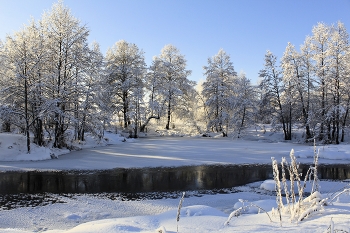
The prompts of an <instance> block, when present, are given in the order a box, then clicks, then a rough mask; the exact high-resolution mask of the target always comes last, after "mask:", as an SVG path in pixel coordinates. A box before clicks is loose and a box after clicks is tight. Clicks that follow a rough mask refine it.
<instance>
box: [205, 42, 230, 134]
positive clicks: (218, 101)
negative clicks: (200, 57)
mask: <svg viewBox="0 0 350 233" xmlns="http://www.w3.org/2000/svg"><path fill="white" fill-rule="evenodd" d="M203 69H204V75H205V76H206V81H205V82H204V83H203V90H202V95H203V96H204V97H205V98H206V106H207V109H208V113H209V119H210V121H209V124H208V129H210V128H212V129H214V130H215V131H216V132H222V133H223V135H224V136H227V133H228V132H227V131H228V124H229V121H230V113H229V112H230V109H231V107H232V102H233V86H234V79H235V77H236V75H237V73H236V72H235V70H234V68H233V64H232V62H231V59H230V56H229V55H228V54H227V53H226V52H225V51H224V50H223V49H220V50H219V52H218V53H217V54H216V55H215V56H213V57H212V58H208V65H207V66H204V67H203ZM225 125H226V132H225V131H224V126H225Z"/></svg>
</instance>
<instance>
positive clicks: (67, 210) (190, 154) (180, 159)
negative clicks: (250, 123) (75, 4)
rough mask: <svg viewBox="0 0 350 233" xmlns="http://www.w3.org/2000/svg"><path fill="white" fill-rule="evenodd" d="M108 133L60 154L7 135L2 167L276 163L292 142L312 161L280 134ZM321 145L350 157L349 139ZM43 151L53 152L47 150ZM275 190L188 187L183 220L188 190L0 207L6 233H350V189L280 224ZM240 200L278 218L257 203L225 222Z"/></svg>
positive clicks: (308, 150) (327, 159) (327, 154)
mask: <svg viewBox="0 0 350 233" xmlns="http://www.w3.org/2000/svg"><path fill="white" fill-rule="evenodd" d="M108 136H110V139H109V144H113V145H109V146H105V147H95V148H94V146H98V144H94V141H93V140H91V141H88V143H85V145H83V146H82V147H85V148H84V149H82V150H80V151H74V152H71V153H67V152H68V151H55V152H56V153H55V152H52V151H49V152H47V151H44V150H45V149H44V148H34V149H33V152H32V154H30V155H28V154H25V152H24V149H23V146H22V145H23V138H21V137H20V136H18V135H4V134H0V142H1V144H0V148H1V150H0V161H1V162H0V171H9V170H38V169H39V170H64V169H109V168H116V167H125V168H128V167H157V166H181V165H198V164H229V163H234V164H247V163H271V157H272V156H273V157H275V158H276V159H277V160H278V161H281V158H282V157H288V156H289V152H290V150H291V149H292V148H293V149H294V150H295V155H296V156H297V157H298V161H299V162H302V163H312V162H313V147H312V146H309V145H303V144H297V143H293V144H292V143H281V142H277V141H275V140H273V137H274V136H273V135H271V137H270V139H269V138H266V136H263V137H262V138H259V136H256V137H255V138H254V140H252V138H249V139H250V140H247V138H246V140H238V139H236V140H232V139H230V138H227V139H224V138H195V137H152V138H142V139H137V140H132V141H129V142H128V141H126V142H122V141H123V138H122V137H119V136H115V135H106V137H108ZM318 148H319V149H320V159H319V162H320V163H327V164H329V163H331V164H332V163H344V164H347V163H349V161H348V160H349V159H350V155H349V151H350V146H349V145H346V144H343V145H340V146H333V145H331V146H320V147H318ZM46 150H48V149H46ZM43 151H44V152H45V153H46V155H48V156H49V157H47V156H46V157H45V156H43V154H45V153H44V152H43ZM50 153H55V155H56V156H58V159H51V156H50ZM45 158H46V159H47V160H44V159H45ZM33 160H39V161H35V162H34V161H33ZM271 184H272V185H271ZM320 185H321V190H320V191H321V193H322V194H323V197H324V198H326V197H331V195H333V196H334V193H335V192H338V191H339V190H342V189H344V188H349V186H348V182H347V181H342V182H341V181H338V182H331V181H321V184H320ZM266 189H267V190H266ZM271 189H272V190H273V189H274V185H273V183H271V181H265V182H255V183H252V184H249V185H246V186H242V187H237V188H234V190H231V192H229V193H227V194H215V195H209V194H199V193H196V192H187V194H186V198H185V199H184V202H183V206H182V208H181V215H180V220H179V222H177V221H176V217H177V207H178V204H179V200H180V197H181V193H178V194H177V195H176V197H177V198H162V199H156V200H151V199H147V198H145V199H141V200H137V201H125V200H124V199H122V198H116V197H114V198H108V197H109V194H104V195H102V194H101V195H93V194H71V195H64V196H59V195H56V194H50V195H51V196H52V197H54V198H56V199H59V200H60V201H59V202H56V203H51V204H48V205H45V206H40V205H39V206H32V207H31V206H28V207H18V208H14V209H10V210H0V232H6V233H8V232H11V233H14V232H16V233H27V232H70V233H73V232H74V233H76V232H101V233H102V232H106V233H109V232H161V231H163V232H165V231H166V232H177V227H178V230H179V232H272V231H274V232H327V229H328V227H329V226H330V225H331V222H332V224H333V226H334V229H336V230H346V231H347V232H349V226H350V197H349V196H348V195H347V193H345V194H342V195H341V196H340V197H339V198H336V199H335V200H334V201H333V202H332V203H330V205H328V206H324V208H323V209H322V210H319V211H316V212H315V213H312V214H311V215H310V216H309V217H308V218H307V219H306V220H304V221H302V222H299V223H298V222H296V221H292V222H291V221H290V220H289V217H288V216H283V218H282V219H283V221H282V226H280V222H279V219H278V216H277V215H276V214H274V211H271V210H272V208H275V207H276V198H275V196H274V193H273V192H271ZM240 199H244V200H247V201H249V202H254V203H255V204H256V205H258V206H260V207H261V208H263V209H264V210H266V211H268V214H269V216H271V218H272V222H271V221H270V219H269V217H268V215H267V214H265V213H258V212H257V211H256V210H253V209H250V211H249V213H244V214H243V215H241V216H239V217H238V218H236V217H235V218H233V219H231V220H230V223H229V225H226V226H224V223H225V222H226V221H227V219H228V217H229V214H230V213H231V212H232V211H234V209H235V208H236V209H237V208H239V207H240V205H241V202H240V201H239V200H240ZM329 200H330V199H329ZM164 230H165V231H164ZM328 232H330V231H328Z"/></svg>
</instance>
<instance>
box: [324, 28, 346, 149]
mask: <svg viewBox="0 0 350 233" xmlns="http://www.w3.org/2000/svg"><path fill="white" fill-rule="evenodd" d="M330 30H331V36H330V43H329V46H328V56H329V59H330V60H329V66H328V67H329V78H328V82H329V89H330V94H331V99H332V107H331V108H330V109H329V114H328V115H331V130H330V141H331V142H335V143H336V144H339V141H340V138H339V137H340V131H341V122H342V121H343V120H342V119H343V118H344V116H345V112H346V106H347V105H348V104H347V103H346V101H344V97H345V94H346V92H345V91H347V89H346V88H345V89H344V86H346V85H348V84H349V82H348V79H349V60H348V59H349V56H348V54H349V49H350V45H349V34H348V33H347V31H346V28H345V26H344V24H342V23H341V22H338V24H337V25H336V26H332V27H331V28H330Z"/></svg>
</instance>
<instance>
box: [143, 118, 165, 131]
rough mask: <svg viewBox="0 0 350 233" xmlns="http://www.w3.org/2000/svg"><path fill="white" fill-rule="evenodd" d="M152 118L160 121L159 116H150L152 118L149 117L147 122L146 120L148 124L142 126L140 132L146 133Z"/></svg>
mask: <svg viewBox="0 0 350 233" xmlns="http://www.w3.org/2000/svg"><path fill="white" fill-rule="evenodd" d="M152 118H154V119H157V120H159V119H160V117H159V116H150V117H148V118H147V120H146V122H145V123H144V124H143V125H141V127H140V132H145V128H146V126H147V124H148V123H149V121H150V120H151V119H152Z"/></svg>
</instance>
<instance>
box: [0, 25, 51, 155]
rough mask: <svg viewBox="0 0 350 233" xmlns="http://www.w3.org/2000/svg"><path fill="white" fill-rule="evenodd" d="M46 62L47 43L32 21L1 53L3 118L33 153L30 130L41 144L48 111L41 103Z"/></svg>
mask: <svg viewBox="0 0 350 233" xmlns="http://www.w3.org/2000/svg"><path fill="white" fill-rule="evenodd" d="M44 59H45V50H44V40H43V37H42V34H41V33H40V31H39V29H38V27H37V25H36V23H35V22H34V21H32V22H31V23H30V24H29V25H28V26H25V27H24V28H23V29H22V30H21V31H18V32H16V33H15V34H14V35H13V36H8V37H7V38H6V42H5V45H4V48H3V49H2V60H3V61H4V66H3V67H2V68H3V69H2V78H1V84H0V85H1V91H0V96H1V99H2V104H3V105H2V108H1V111H0V113H1V117H2V119H3V120H5V121H11V123H12V124H15V125H17V126H18V127H19V128H21V129H22V130H23V132H24V133H25V135H26V138H27V151H28V153H30V128H31V127H34V129H35V130H34V137H35V139H36V140H37V141H36V142H37V143H38V144H42V130H41V131H40V129H42V128H40V125H39V126H38V125H37V124H38V122H39V121H40V119H41V116H40V115H41V114H43V111H45V109H44V108H43V103H42V101H41V97H40V95H41V94H40V92H39V90H40V89H41V85H40V84H41V83H40V81H41V77H40V74H41V71H42V66H43V62H44Z"/></svg>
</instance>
